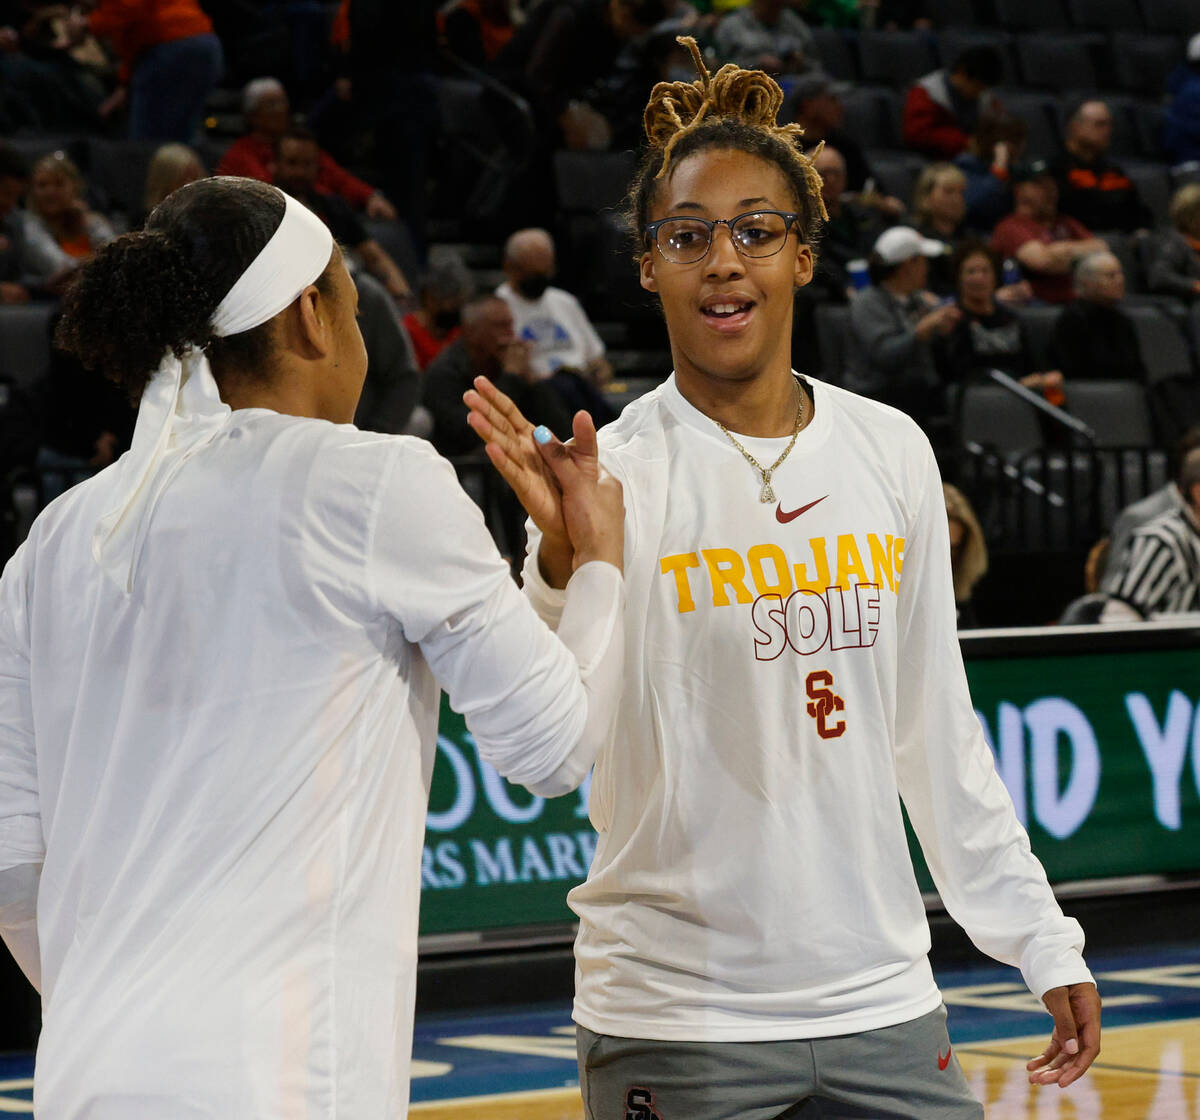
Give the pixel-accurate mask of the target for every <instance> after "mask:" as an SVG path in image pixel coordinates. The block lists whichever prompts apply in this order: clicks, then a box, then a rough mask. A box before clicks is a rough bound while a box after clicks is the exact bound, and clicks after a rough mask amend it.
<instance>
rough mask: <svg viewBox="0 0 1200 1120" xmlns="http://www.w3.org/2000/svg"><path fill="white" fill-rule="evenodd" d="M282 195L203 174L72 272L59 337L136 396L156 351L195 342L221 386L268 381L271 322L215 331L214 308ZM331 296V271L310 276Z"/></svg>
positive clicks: (270, 226)
mask: <svg viewBox="0 0 1200 1120" xmlns="http://www.w3.org/2000/svg"><path fill="white" fill-rule="evenodd" d="M284 206H285V203H284V196H283V193H282V192H281V191H280V190H278V189H277V188H276V187H272V186H269V185H268V184H266V183H260V182H258V181H257V180H254V179H239V178H234V177H222V178H215V179H200V180H198V181H197V182H194V183H189V184H187V185H186V186H183V187H180V188H179V189H178V190H177V191H175V192H173V193H172V194H171V195H169V196H168V197H167V198H166V199H164V200H163V201H162V202H161V203H160V204H159V205H158V206H157V207H155V209H154V211H153V213H151V215H150V217H149V219H148V220H147V222H146V228H145V229H144V230H141V231H138V232H134V233H127V234H124V235H123V236H121V237H118V238H117V239H116V240H114V241H111V242H109V244H107V245H105V246H104V247H103V248H102V249H100V250H99V252H97V253H96V255H95V256H94V257H92V258H91V259H90V260H88V261H87V262H86V263H85V264H84V265H83V266H82V267H80V268H79V270H78V271H77V272H76V274H75V277H74V279H73V280H72V283H71V285H70V287H69V288H68V289H67V291H66V294H65V296H64V297H63V315H62V318H61V319H60V320H59V324H58V329H57V331H56V332H55V343H56V345H57V346H59V347H60V348H61V349H63V350H65V351H67V352H68V353H71V354H74V355H75V356H76V357H77V358H78V359H79V361H80V362H81V363H82V364H83V365H84V366H85V367H86V368H87V369H90V370H97V371H99V372H100V373H102V374H103V375H104V376H105V377H107V378H109V379H110V380H112V381H115V382H116V383H117V384H118V385H120V386H121V387H122V388H123V389H125V390H126V392H127V393H128V394H129V396H130V398H131V399H132V400H134V401H135V402H136V401H137V400H138V399H139V398H140V397H141V395H142V390H143V389H145V387H146V382H147V381H148V380H149V378H150V376H151V374H153V372H154V370H155V369H156V368H157V367H158V364H159V362H160V361H161V360H162V356H163V354H164V353H166V351H167V350H171V351H173V352H174V353H175V355H176V356H182V354H183V352H184V351H185V350H186V349H188V348H189V347H192V346H196V347H200V348H202V349H204V350H205V351H206V352H207V353H208V357H209V361H210V362H211V364H212V368H213V376H214V377H215V378H216V379H217V381H218V383H220V382H222V381H223V380H225V379H228V378H243V379H249V380H255V381H263V380H269V378H270V376H271V371H272V361H271V358H272V339H273V331H272V327H271V324H270V323H263V324H262V325H261V326H258V327H254V328H252V329H251V330H248V331H243V332H242V333H241V334H236V335H230V336H228V337H225V338H217V337H215V336H214V335H213V333H212V328H211V326H210V321H211V319H212V315H213V312H214V311H216V309H217V305H218V304H219V303H220V302H221V300H222V299H223V298H224V297H225V294H226V293H227V292H228V291H229V289H230V288H232V287H233V285H234V284H235V283H236V282H237V279H238V277H239V276H241V274H242V273H243V272H244V271H245V270H246V268H247V266H248V265H249V264H250V262H251V261H253V260H254V258H255V257H256V256H257V255H258V254H259V253H260V252H261V251H262V248H263V246H264V245H266V243H267V242H268V241H269V240H270V239H271V236H272V234H274V232H275V230H276V229H277V228H278V227H279V223H280V222H281V221H282V220H283V213H284ZM316 284H317V287H318V289H319V290H320V291H321V294H322V295H323V296H326V297H327V298H331V297H332V295H333V290H334V288H333V282H332V277H331V276H330V273H329V269H328V268H327V269H326V270H325V272H324V273H322V275H321V276H320V277H319V278H318V279H317V281H316Z"/></svg>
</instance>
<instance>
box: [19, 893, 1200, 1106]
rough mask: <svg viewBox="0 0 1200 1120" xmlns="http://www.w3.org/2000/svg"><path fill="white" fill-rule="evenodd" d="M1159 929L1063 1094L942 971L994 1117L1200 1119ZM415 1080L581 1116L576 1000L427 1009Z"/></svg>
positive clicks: (1033, 1008)
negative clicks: (1081, 1071) (1084, 1067)
mask: <svg viewBox="0 0 1200 1120" xmlns="http://www.w3.org/2000/svg"><path fill="white" fill-rule="evenodd" d="M1129 905H1130V906H1133V907H1136V906H1137V902H1136V900H1129ZM1155 920H1156V919H1154V918H1148V921H1155ZM1154 932H1155V931H1152V930H1149V929H1147V936H1146V939H1145V943H1144V944H1143V945H1142V946H1141V947H1139V945H1138V943H1137V940H1138V939H1137V938H1133V939H1131V940H1130V943H1129V944H1127V945H1125V946H1124V947H1122V948H1119V949H1112V948H1109V947H1106V948H1105V949H1104V950H1102V951H1097V952H1091V953H1089V964H1090V965H1091V967H1092V969H1093V971H1094V972H1095V973H1096V975H1097V977H1098V979H1099V982H1100V987H1101V992H1102V994H1103V996H1104V1038H1103V1052H1102V1054H1101V1055H1100V1058H1099V1059H1098V1061H1097V1062H1096V1064H1095V1065H1094V1066H1093V1067H1092V1071H1091V1072H1090V1073H1089V1074H1088V1076H1087V1077H1085V1078H1084V1079H1083V1080H1082V1081H1080V1082H1077V1083H1076V1084H1075V1085H1073V1086H1072V1087H1071V1088H1069V1089H1067V1090H1065V1091H1062V1090H1058V1089H1052V1088H1032V1087H1031V1086H1029V1085H1028V1083H1027V1081H1026V1075H1025V1068H1024V1067H1025V1062H1026V1061H1027V1060H1028V1059H1029V1058H1030V1057H1032V1056H1034V1055H1035V1054H1038V1053H1040V1052H1041V1050H1042V1049H1043V1047H1044V1046H1045V1044H1046V1040H1047V1038H1048V1037H1049V1032H1050V1020H1049V1017H1048V1016H1047V1015H1046V1014H1045V1013H1044V1012H1042V1011H1041V1010H1040V1007H1039V1005H1038V1003H1037V1001H1035V1000H1034V999H1033V997H1032V996H1030V995H1029V993H1028V992H1027V991H1026V990H1025V987H1024V985H1023V984H1022V983H1021V980H1020V977H1019V975H1018V974H1017V973H1016V972H1014V971H1012V970H1011V969H1005V968H1002V967H1000V966H997V965H994V964H991V963H988V962H985V961H984V960H983V958H978V961H977V963H973V964H971V965H969V966H965V967H964V966H962V965H961V964H959V965H957V966H955V967H950V968H947V967H938V968H936V971H937V974H938V982H939V984H940V985H941V988H942V992H943V995H944V996H945V999H946V1003H947V1005H948V1006H949V1008H950V1037H951V1040H952V1042H953V1045H954V1049H955V1052H956V1053H957V1054H958V1057H959V1060H960V1061H961V1062H962V1065H963V1068H964V1069H965V1071H966V1074H967V1077H968V1079H969V1081H970V1082H971V1085H972V1086H973V1087H974V1089H975V1092H976V1094H977V1095H978V1096H979V1098H980V1099H981V1100H982V1101H984V1103H985V1107H986V1116H987V1120H1200V929H1198V930H1194V931H1191V930H1176V931H1174V932H1176V933H1178V934H1179V935H1180V936H1179V939H1178V940H1172V941H1170V942H1163V941H1162V940H1161V939H1158V940H1156V939H1155V937H1154V936H1153V933H1154ZM1157 932H1158V933H1159V934H1161V928H1160V929H1159V930H1158V931H1157ZM935 962H936V956H935ZM930 1061H936V1056H935V1055H930ZM32 1072H33V1059H32V1056H31V1055H28V1054H21V1055H7V1056H0V1114H5V1115H21V1114H25V1115H32V1111H33V1106H32V1103H31V1100H32V1085H33V1082H32V1079H31V1078H32ZM413 1073H414V1079H413V1091H412V1099H413V1106H412V1112H411V1115H412V1117H413V1118H414V1120H582V1118H583V1108H582V1105H581V1104H580V1098H579V1090H578V1087H577V1078H576V1068H575V1041H574V1031H573V1028H572V1026H571V1020H570V1006H569V1003H568V1002H566V1001H565V1000H563V1001H559V1002H554V1003H540V1004H534V1005H528V1006H504V1007H495V1008H491V1009H489V1010H487V1011H474V1012H454V1013H441V1014H422V1015H419V1016H418V1018H417V1027H416V1043H415V1062H414V1069H413ZM606 1120H607V1118H606ZM613 1120H624V1118H621V1117H616V1118H613ZM663 1120H686V1118H675V1117H664V1118H663ZM913 1120H920V1118H919V1117H914V1118H913Z"/></svg>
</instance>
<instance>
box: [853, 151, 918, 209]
mask: <svg viewBox="0 0 1200 1120" xmlns="http://www.w3.org/2000/svg"><path fill="white" fill-rule="evenodd" d="M867 162H868V163H870V165H871V170H872V171H874V172H875V177H876V178H877V179H878V180H879V184H880V186H881V187H883V189H884V191H885V192H886V193H887V194H890V195H893V196H894V197H896V198H899V199H902V200H903V201H905V202H908V201H910V200H911V199H912V193H913V187H914V186H915V185H916V182H917V176H918V175H920V174H921V171H922V170H923V169H924V167H925V165H926V164H927V163H928V162H929V161H928V160H927V159H925V158H924V157H923V156H919V155H917V154H916V153H915V152H895V151H886V152H884V151H879V150H877V149H876V150H873V151H868V152H867Z"/></svg>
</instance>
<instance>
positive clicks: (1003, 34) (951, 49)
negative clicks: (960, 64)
mask: <svg viewBox="0 0 1200 1120" xmlns="http://www.w3.org/2000/svg"><path fill="white" fill-rule="evenodd" d="M969 47H991V48H992V49H993V50H994V51H996V53H997V54H999V56H1000V62H1001V64H1002V66H1003V67H1004V76H1003V77H1002V78H1001V79H1000V80H1001V83H1002V84H1003V85H1013V84H1015V83H1016V81H1017V64H1016V60H1015V59H1014V57H1013V39H1012V36H1011V35H1010V34H1009V33H1008V32H1007V31H998V30H996V29H995V28H989V27H946V28H943V29H942V30H941V31H939V32H938V54H939V55H940V56H941V59H942V65H943V66H947V67H949V66H952V65H954V60H955V59H956V58H958V56H959V55H960V54H962V52H963V51H965V50H967V49H968V48H969Z"/></svg>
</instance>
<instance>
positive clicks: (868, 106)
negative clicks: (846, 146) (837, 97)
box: [842, 86, 901, 148]
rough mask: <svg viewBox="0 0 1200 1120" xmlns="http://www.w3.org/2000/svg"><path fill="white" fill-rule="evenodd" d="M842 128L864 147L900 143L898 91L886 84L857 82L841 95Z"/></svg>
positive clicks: (890, 146) (886, 146)
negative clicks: (843, 117)
mask: <svg viewBox="0 0 1200 1120" xmlns="http://www.w3.org/2000/svg"><path fill="white" fill-rule="evenodd" d="M842 104H843V105H845V107H846V121H845V125H844V127H845V129H846V131H847V132H849V133H850V134H851V135H852V136H853V137H854V138H855V139H856V140H857V141H858V142H859V144H861V145H862V146H863V147H864V148H898V147H899V146H900V113H901V100H900V95H899V94H898V93H896V92H895V91H894V90H891V89H888V88H887V87H886V86H859V87H857V88H856V89H851V90H847V91H846V93H844V94H843V95H842Z"/></svg>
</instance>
